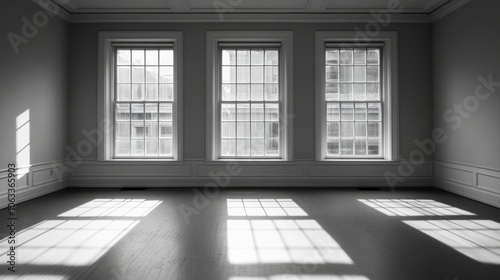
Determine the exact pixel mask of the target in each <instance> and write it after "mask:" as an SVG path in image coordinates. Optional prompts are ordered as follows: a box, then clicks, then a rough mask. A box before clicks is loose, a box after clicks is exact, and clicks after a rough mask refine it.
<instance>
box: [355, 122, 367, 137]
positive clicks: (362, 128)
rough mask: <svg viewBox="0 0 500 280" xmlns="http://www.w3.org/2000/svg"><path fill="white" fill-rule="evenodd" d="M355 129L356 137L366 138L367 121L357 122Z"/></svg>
mask: <svg viewBox="0 0 500 280" xmlns="http://www.w3.org/2000/svg"><path fill="white" fill-rule="evenodd" d="M354 130H355V131H354V133H355V135H354V136H355V137H358V138H366V122H356V124H355V125H354Z"/></svg>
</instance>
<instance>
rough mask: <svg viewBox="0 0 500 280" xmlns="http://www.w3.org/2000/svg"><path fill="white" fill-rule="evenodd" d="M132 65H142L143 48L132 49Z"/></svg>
mask: <svg viewBox="0 0 500 280" xmlns="http://www.w3.org/2000/svg"><path fill="white" fill-rule="evenodd" d="M132 65H144V50H132Z"/></svg>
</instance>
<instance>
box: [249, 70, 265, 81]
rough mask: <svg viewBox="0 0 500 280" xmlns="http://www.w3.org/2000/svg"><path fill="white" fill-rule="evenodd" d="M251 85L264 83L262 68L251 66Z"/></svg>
mask: <svg viewBox="0 0 500 280" xmlns="http://www.w3.org/2000/svg"><path fill="white" fill-rule="evenodd" d="M251 74H252V83H263V82H264V67H262V66H252V73H251Z"/></svg>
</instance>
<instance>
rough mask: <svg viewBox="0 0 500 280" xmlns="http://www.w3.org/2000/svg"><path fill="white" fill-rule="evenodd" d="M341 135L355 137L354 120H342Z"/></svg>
mask: <svg viewBox="0 0 500 280" xmlns="http://www.w3.org/2000/svg"><path fill="white" fill-rule="evenodd" d="M340 127H341V130H340V137H342V138H353V137H354V122H341V125H340Z"/></svg>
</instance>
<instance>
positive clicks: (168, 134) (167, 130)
mask: <svg viewBox="0 0 500 280" xmlns="http://www.w3.org/2000/svg"><path fill="white" fill-rule="evenodd" d="M172 135H173V128H172V122H160V138H169V139H172Z"/></svg>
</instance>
